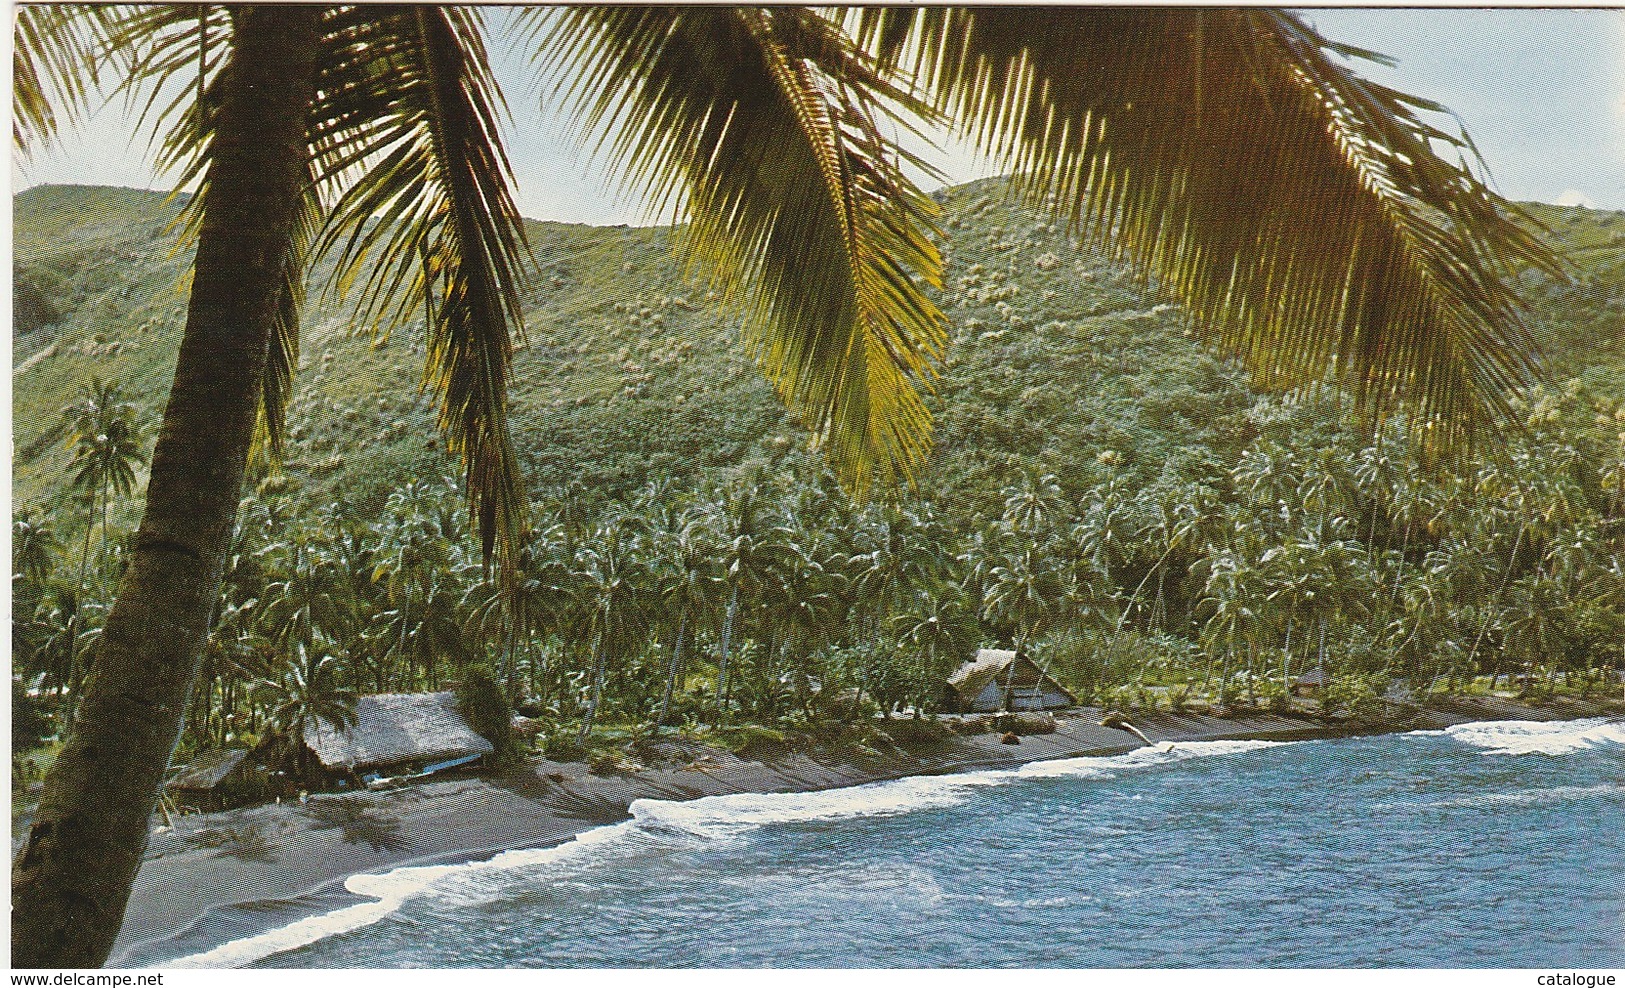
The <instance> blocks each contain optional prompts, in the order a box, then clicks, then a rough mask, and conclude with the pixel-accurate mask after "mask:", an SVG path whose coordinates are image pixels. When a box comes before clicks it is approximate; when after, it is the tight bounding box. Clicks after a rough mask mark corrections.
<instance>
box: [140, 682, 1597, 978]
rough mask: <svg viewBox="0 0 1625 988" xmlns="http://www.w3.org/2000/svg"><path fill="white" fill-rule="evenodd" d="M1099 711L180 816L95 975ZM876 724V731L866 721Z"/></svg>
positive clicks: (1235, 725) (1042, 737)
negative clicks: (467, 865)
mask: <svg viewBox="0 0 1625 988" xmlns="http://www.w3.org/2000/svg"><path fill="white" fill-rule="evenodd" d="M1620 713H1625V704H1620V703H1618V702H1614V703H1603V704H1597V703H1577V702H1563V703H1552V704H1546V705H1542V706H1539V707H1532V706H1527V705H1524V704H1521V703H1517V702H1514V701H1510V700H1502V699H1494V698H1474V699H1462V698H1453V699H1451V700H1448V701H1436V702H1431V703H1430V705H1429V707H1428V708H1427V709H1423V708H1421V707H1417V706H1414V705H1410V704H1391V705H1389V706H1388V707H1387V710H1386V713H1385V715H1384V716H1383V717H1381V718H1375V719H1365V720H1343V721H1326V720H1320V719H1315V718H1310V717H1307V716H1301V715H1297V716H1283V715H1275V714H1262V713H1256V714H1255V713H1247V714H1240V715H1237V716H1232V717H1228V718H1219V717H1211V716H1205V715H1197V714H1183V715H1172V714H1156V715H1150V714H1141V715H1136V716H1135V717H1134V718H1133V721H1134V723H1135V724H1136V725H1137V726H1138V727H1139V728H1140V730H1141V731H1143V732H1144V733H1145V735H1146V737H1148V738H1149V739H1150V740H1151V741H1152V742H1153V743H1162V742H1165V741H1174V742H1179V741H1210V740H1232V739H1256V740H1275V741H1287V740H1302V739H1308V738H1324V737H1336V736H1342V735H1350V734H1372V733H1391V732H1396V731H1409V730H1423V729H1439V728H1443V727H1447V726H1450V725H1452V724H1460V723H1467V722H1470V721H1482V720H1564V719H1575V718H1581V717H1597V716H1610V715H1617V714H1620ZM1101 717H1102V711H1100V710H1098V709H1095V708H1088V707H1084V708H1078V709H1075V710H1072V711H1068V712H1065V713H1063V714H1061V715H1060V716H1058V717H1057V718H1056V720H1057V724H1056V731H1055V733H1053V734H1029V735H1024V736H1023V737H1022V738H1021V739H1020V743H1019V744H1015V745H1007V744H1004V743H1002V742H1001V740H1000V734H998V733H986V734H976V735H970V736H963V735H955V736H953V737H951V738H949V739H947V740H944V741H939V742H933V743H931V744H929V745H927V746H923V747H919V748H915V749H912V750H902V749H898V750H895V751H892V752H887V753H882V754H878V755H876V756H874V757H863V758H853V757H850V756H849V757H845V758H843V759H841V760H838V761H837V760H823V759H820V758H817V757H814V756H812V755H808V754H800V753H788V754H782V755H776V756H771V757H767V756H764V757H762V758H761V759H760V760H748V759H743V758H738V757H735V756H733V755H731V754H729V753H727V752H724V751H719V750H716V749H713V748H708V747H705V746H702V745H698V744H694V743H691V742H683V741H671V742H665V743H663V744H661V745H659V746H658V752H657V753H658V755H659V756H660V757H659V758H658V759H652V760H651V761H653V762H654V764H651V765H649V766H648V767H643V768H641V770H637V771H627V772H621V773H616V774H610V775H597V774H593V773H591V772H589V770H588V767H587V766H586V765H584V764H581V763H558V762H549V761H543V760H532V761H530V762H528V763H526V764H525V765H523V766H521V767H519V768H516V769H513V770H511V771H509V772H506V773H504V774H501V775H493V776H488V777H486V778H471V777H463V778H453V779H446V780H444V781H436V782H429V783H425V784H421V785H415V786H411V787H408V788H405V789H400V790H395V791H392V792H377V793H373V792H361V793H353V794H348V795H345V794H324V795H316V796H311V797H310V798H309V800H308V801H306V802H304V803H301V802H298V801H287V802H283V803H280V804H269V805H264V806H256V807H249V808H244V809H239V810H231V811H227V812H224V813H211V814H202V815H189V816H185V817H180V818H177V819H176V820H175V826H174V828H173V829H165V830H161V831H159V832H157V833H155V834H154V835H153V837H152V840H151V843H150V845H149V847H148V851H147V860H146V862H145V864H144V865H143V866H142V869H141V872H140V874H139V875H138V876H137V878H136V883H135V888H134V891H133V892H132V894H131V897H130V902H129V906H128V908H127V909H126V912H125V918H124V928H123V930H122V932H121V933H120V936H119V940H118V943H117V945H116V946H115V947H114V951H113V956H112V958H111V959H110V961H109V964H110V966H115V967H116V966H134V965H141V964H150V963H153V962H155V961H157V962H160V963H161V962H162V960H163V959H166V958H173V957H179V956H184V955H186V954H190V953H193V952H197V951H202V950H206V949H209V948H211V947H213V946H216V945H218V944H220V943H223V942H226V941H229V940H233V939H237V938H240V937H244V936H248V935H251V934H254V933H258V932H262V931H264V930H268V929H273V928H276V927H278V926H282V925H285V924H286V923H288V922H291V921H292V920H294V919H297V918H299V917H301V916H305V915H312V914H315V913H318V912H325V911H327V910H329V909H332V908H334V907H335V905H337V904H342V903H343V902H346V901H355V897H353V896H350V894H349V893H348V892H346V891H345V890H344V888H343V882H344V880H345V879H346V878H348V877H349V876H351V875H354V874H357V873H361V872H381V871H387V870H389V869H392V868H396V867H400V866H402V865H408V864H429V863H452V862H465V861H473V860H479V859H482V858H485V857H489V856H491V855H494V854H496V853H499V852H501V851H505V850H513V849H516V848H539V847H550V846H553V845H557V844H560V843H562V842H564V841H566V840H569V839H570V838H571V837H573V836H575V835H576V834H579V833H581V832H583V831H585V830H588V829H591V828H593V827H597V826H602V825H604V824H609V823H615V822H618V821H620V820H624V819H626V818H627V817H628V816H629V815H630V814H629V812H628V807H629V806H630V804H631V803H632V802H633V801H634V800H637V799H670V800H684V799H694V798H698V797H701V796H716V795H723V794H728V793H741V792H751V793H776V792H804V791H813V790H819V789H832V788H838V787H842V786H851V785H859V784H861V783H865V782H876V781H881V780H886V779H895V778H901V777H904V776H909V775H925V774H941V773H946V772H954V771H965V770H970V769H978V768H989V767H1000V766H1013V765H1019V764H1022V763H1025V762H1033V761H1043V760H1047V759H1055V758H1076V757H1083V756H1107V755H1116V754H1122V753H1124V752H1127V751H1132V750H1133V749H1135V748H1138V747H1141V746H1142V744H1143V742H1141V740H1140V739H1139V738H1138V737H1135V736H1134V735H1133V734H1131V733H1130V732H1128V731H1125V730H1118V729H1114V728H1106V727H1101V726H1099V721H1100V719H1101ZM882 727H884V724H882Z"/></svg>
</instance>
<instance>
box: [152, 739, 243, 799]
mask: <svg viewBox="0 0 1625 988" xmlns="http://www.w3.org/2000/svg"><path fill="white" fill-rule="evenodd" d="M247 757H248V751H247V750H246V749H243V748H216V749H215V750H213V751H205V752H203V753H202V754H200V755H198V756H197V757H196V758H194V759H192V761H191V762H190V763H188V764H187V766H186V767H185V768H183V769H181V770H180V773H179V774H177V775H176V776H175V777H174V778H173V779H170V780H169V788H171V789H191V790H196V791H199V792H208V791H209V790H211V789H213V788H214V787H215V786H218V785H219V784H220V783H222V782H224V781H226V777H227V776H229V775H231V773H233V772H235V771H237V766H239V765H241V764H242V763H243V759H245V758H247Z"/></svg>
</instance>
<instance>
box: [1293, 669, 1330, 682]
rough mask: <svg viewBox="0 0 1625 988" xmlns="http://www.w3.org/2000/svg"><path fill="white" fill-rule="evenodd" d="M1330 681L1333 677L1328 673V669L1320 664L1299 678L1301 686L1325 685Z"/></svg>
mask: <svg viewBox="0 0 1625 988" xmlns="http://www.w3.org/2000/svg"><path fill="white" fill-rule="evenodd" d="M1330 681H1331V677H1330V676H1328V675H1326V670H1324V669H1322V668H1320V667H1319V666H1316V667H1315V668H1313V669H1310V670H1309V671H1308V672H1306V673H1304V674H1303V675H1301V676H1299V677H1298V678H1297V683H1298V685H1299V686H1325V685H1326V684H1327V683H1328V682H1330Z"/></svg>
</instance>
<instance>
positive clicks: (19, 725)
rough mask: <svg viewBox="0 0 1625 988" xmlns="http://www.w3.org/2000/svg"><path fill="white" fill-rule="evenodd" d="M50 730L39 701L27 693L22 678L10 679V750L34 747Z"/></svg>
mask: <svg viewBox="0 0 1625 988" xmlns="http://www.w3.org/2000/svg"><path fill="white" fill-rule="evenodd" d="M50 730H51V722H50V720H49V719H48V718H47V717H46V716H45V711H44V710H43V709H42V708H41V705H40V702H39V701H38V700H36V699H34V698H33V697H31V696H29V695H28V691H27V690H25V689H24V688H23V682H22V680H20V679H18V678H16V677H15V676H13V677H12V679H11V750H12V751H22V750H23V749H25V748H32V747H35V746H36V745H38V744H39V743H40V741H42V740H44V738H45V736H46V734H47V733H48V732H49V731H50Z"/></svg>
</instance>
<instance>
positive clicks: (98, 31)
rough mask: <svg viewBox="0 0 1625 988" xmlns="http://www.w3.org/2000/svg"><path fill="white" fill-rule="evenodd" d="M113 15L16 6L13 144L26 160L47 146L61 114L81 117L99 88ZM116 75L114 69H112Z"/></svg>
mask: <svg viewBox="0 0 1625 988" xmlns="http://www.w3.org/2000/svg"><path fill="white" fill-rule="evenodd" d="M113 19H114V18H113V13H112V10H111V9H110V8H108V7H105V6H101V5H98V4H19V5H18V6H17V16H16V24H15V28H14V31H13V34H12V49H11V79H12V89H11V144H12V148H13V150H15V151H16V152H17V153H19V154H20V155H23V156H24V157H25V158H26V156H27V155H28V154H29V153H30V152H31V151H32V150H34V149H36V148H39V147H41V146H44V145H48V144H50V143H51V142H52V141H53V140H54V139H55V138H56V135H57V131H58V129H59V127H60V126H61V123H62V120H61V114H63V113H68V114H70V115H71V114H74V113H79V112H82V111H83V110H84V109H85V108H86V106H87V105H88V103H89V101H90V97H91V96H92V94H94V93H95V92H96V91H97V89H98V88H99V87H100V83H101V76H100V70H101V69H102V68H103V67H104V64H105V62H106V61H107V60H108V57H109V54H110V53H109V51H108V45H107V42H108V38H109V36H110V34H111V33H112V24H113ZM115 74H116V66H115Z"/></svg>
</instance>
